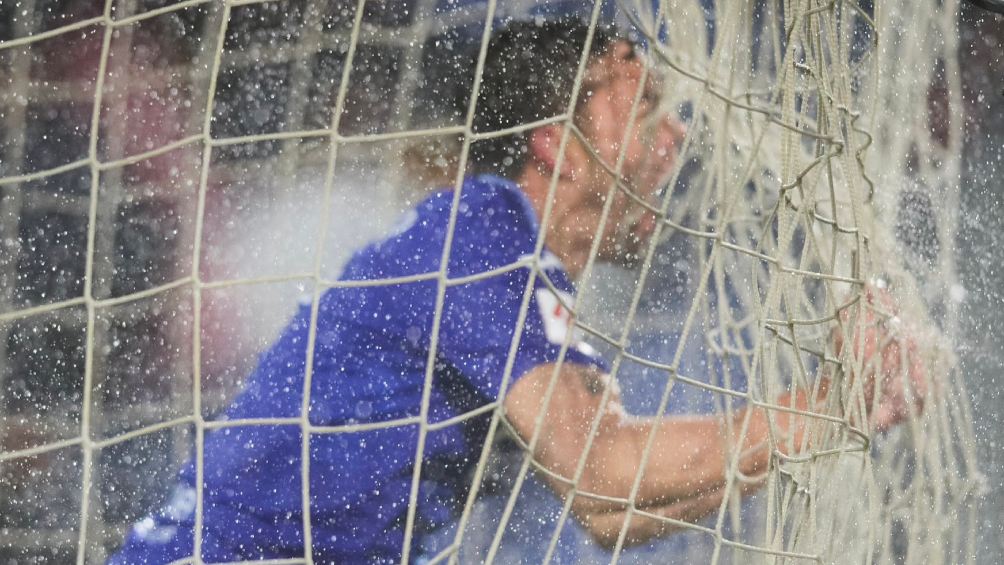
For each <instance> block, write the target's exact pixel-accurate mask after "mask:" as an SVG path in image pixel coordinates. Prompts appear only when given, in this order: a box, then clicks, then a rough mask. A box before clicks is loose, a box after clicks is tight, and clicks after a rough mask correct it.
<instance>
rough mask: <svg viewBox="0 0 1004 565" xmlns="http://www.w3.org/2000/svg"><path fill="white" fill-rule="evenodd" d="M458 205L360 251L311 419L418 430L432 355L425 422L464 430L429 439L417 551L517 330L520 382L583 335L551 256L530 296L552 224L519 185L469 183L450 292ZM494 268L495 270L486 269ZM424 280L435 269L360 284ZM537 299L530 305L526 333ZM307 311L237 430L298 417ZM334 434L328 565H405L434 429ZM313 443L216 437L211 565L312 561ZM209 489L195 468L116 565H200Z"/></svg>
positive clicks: (327, 441) (334, 306)
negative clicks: (540, 239)
mask: <svg viewBox="0 0 1004 565" xmlns="http://www.w3.org/2000/svg"><path fill="white" fill-rule="evenodd" d="M452 201H453V193H452V191H444V192H439V193H436V194H434V195H432V196H430V197H429V198H428V199H426V200H425V201H424V202H422V203H421V204H419V205H418V206H417V207H416V208H415V209H413V210H412V211H411V212H409V213H408V214H407V215H406V217H405V218H404V219H403V221H402V222H401V224H400V225H399V226H398V228H397V229H396V231H395V232H394V233H393V234H391V235H390V236H389V237H387V238H386V239H383V240H382V241H379V242H377V243H374V244H372V245H370V246H368V247H366V248H364V249H362V250H360V251H359V252H357V253H356V254H355V255H354V256H353V257H352V259H351V260H350V261H349V263H348V265H347V266H346V268H345V270H344V273H343V275H342V277H341V279H340V280H341V281H343V283H345V284H344V285H340V286H336V287H335V288H332V289H330V290H328V291H327V292H325V293H324V294H323V295H322V298H321V301H320V304H319V312H318V317H317V327H316V343H315V349H314V355H313V360H312V361H313V368H312V376H311V383H310V398H309V403H308V405H309V421H310V423H311V424H312V425H314V426H324V427H338V426H349V425H355V424H374V423H379V422H390V421H394V420H402V421H405V422H412V421H413V420H409V419H418V418H419V417H421V416H423V411H422V410H423V408H422V404H423V403H422V398H423V391H424V386H425V381H426V367H427V365H428V363H429V361H430V359H431V362H432V364H433V370H432V379H431V388H430V394H429V402H428V405H427V413H426V414H424V416H425V418H426V420H427V421H428V422H430V423H432V424H435V423H440V422H445V421H447V420H451V419H456V420H455V422H453V423H451V425H447V426H445V427H437V428H435V429H433V430H430V431H429V432H428V435H427V437H426V439H425V444H424V452H423V457H422V459H423V463H422V469H421V480H420V481H419V483H418V484H419V488H418V496H417V514H416V521H415V528H414V537H413V540H414V542H413V543H414V544H415V547H414V550H415V551H416V552H419V551H421V548H420V547H419V544H420V543H421V540H422V539H423V538H424V537H425V536H426V535H427V534H430V533H431V532H434V531H436V530H437V529H439V528H441V527H442V526H443V525H445V524H447V523H449V522H451V521H452V520H453V519H454V517H455V515H456V511H457V509H458V508H459V507H460V506H462V504H463V503H464V501H465V497H466V493H467V488H468V486H469V482H470V471H471V470H472V468H473V466H474V465H475V464H476V463H477V461H478V458H479V456H480V454H481V450H482V447H483V446H484V443H485V441H486V434H487V428H488V425H487V424H488V421H489V418H490V413H487V412H486V413H483V414H480V415H478V416H474V417H469V418H463V417H462V416H464V415H467V414H469V413H470V412H471V411H473V410H476V409H478V408H479V407H483V406H486V405H488V404H491V403H492V402H495V401H496V400H498V396H499V391H500V386H501V384H502V381H503V376H504V374H505V372H506V366H507V361H508V359H509V357H510V355H511V348H512V347H513V344H514V337H515V336H518V338H519V339H518V345H517V347H516V349H515V352H514V353H513V363H512V369H511V376H510V384H511V383H512V382H515V381H516V380H518V379H519V378H520V377H521V376H522V375H524V374H525V373H526V372H527V371H529V370H530V369H532V368H533V367H535V366H538V365H541V364H544V363H549V362H555V361H557V360H558V359H559V357H560V355H561V345H562V343H563V342H564V340H565V337H566V335H565V334H566V332H567V331H568V326H567V322H568V310H567V308H566V305H567V301H569V300H571V299H572V296H573V294H574V288H573V286H572V283H571V281H570V280H569V278H568V276H567V274H566V273H565V272H564V270H563V268H562V267H561V264H560V262H559V261H558V260H557V258H556V257H555V256H554V255H553V254H551V253H550V252H548V251H547V250H546V248H545V249H544V251H543V253H542V254H541V256H540V258H539V262H538V264H539V265H540V272H539V274H538V276H537V277H536V278H535V282H534V283H533V285H532V286H531V287H528V284H529V281H530V277H531V268H530V267H529V263H530V261H531V259H532V257H533V253H534V250H535V248H536V243H537V235H538V229H539V225H538V221H537V218H536V215H535V213H534V210H533V209H532V207H531V206H530V203H529V201H528V200H527V199H526V198H525V197H524V195H523V194H522V192H521V191H520V189H519V188H518V187H517V186H516V185H514V184H512V183H511V182H509V181H506V180H503V179H500V178H496V177H488V176H482V177H475V178H471V179H468V180H467V181H466V182H465V184H464V186H463V190H462V194H461V198H460V202H459V206H458V209H457V211H456V225H455V229H454V230H453V237H452V241H451V244H450V245H451V246H450V250H449V254H448V257H449V259H448V263H447V268H446V269H445V272H446V275H447V279H449V280H450V281H451V282H450V283H449V284H446V285H445V286H443V288H442V289H441V283H442V282H443V281H442V280H441V277H438V276H436V275H437V273H439V272H440V270H441V265H442V263H441V261H442V257H443V252H444V245H445V244H446V241H447V239H448V238H447V235H448V228H449V219H450V215H451V207H452ZM521 262H522V266H518V267H515V268H509V269H506V268H505V267H507V266H513V265H516V264H519V263H521ZM485 273H489V276H487V277H483V278H481V277H478V276H477V275H479V274H485ZM415 275H429V276H428V277H424V278H423V277H421V276H420V277H417V279H416V280H412V281H410V282H395V283H392V284H357V283H359V282H361V281H369V282H370V283H372V282H374V281H378V280H381V279H397V278H400V277H413V276H415ZM465 277H469V278H465ZM545 279H546V280H545ZM444 280H445V279H444ZM441 290H444V293H443V297H442V303H441V308H440V312H439V313H438V316H439V324H438V328H437V327H436V326H437V324H436V323H435V322H436V318H437V304H438V303H439V302H438V300H439V294H440V291H441ZM527 294H529V297H528V298H529V303H528V310H527V313H526V316H525V320H524V321H523V324H522V327H518V326H519V323H520V320H519V318H520V310H521V306H522V304H523V302H524V296H526V295H527ZM310 310H311V309H310V305H309V304H307V305H303V306H301V307H300V309H299V312H298V313H297V314H296V316H295V317H294V318H293V320H292V321H291V322H290V324H289V325H288V326H287V327H286V329H285V330H284V331H283V332H282V334H281V336H280V337H279V339H278V341H277V342H276V343H275V344H274V345H273V346H272V348H271V349H270V350H269V351H267V352H266V353H265V354H264V355H262V357H261V359H260V361H259V363H258V366H257V368H256V369H255V370H254V372H253V374H252V375H251V376H250V378H249V380H248V383H247V386H246V388H245V389H244V390H243V392H242V393H241V394H240V395H239V396H238V397H237V398H236V399H235V401H234V402H233V404H232V405H231V406H230V407H229V409H228V410H227V411H226V413H225V415H224V416H223V418H224V419H228V420H242V419H249V418H296V417H298V416H299V415H300V414H301V407H302V405H303V390H304V388H305V373H306V357H307V343H308V338H309V330H310V318H311V314H310ZM437 330H438V335H437ZM434 336H435V337H434ZM434 342H435V343H436V346H435V347H433V345H432V344H433V343H434ZM572 343H573V346H572V347H570V348H568V350H567V352H566V354H565V359H566V362H571V363H578V364H585V365H596V366H599V367H600V368H604V367H603V365H602V362H601V361H600V360H599V359H598V358H597V356H596V355H595V353H594V352H593V351H592V350H591V349H590V348H589V347H588V346H586V345H585V344H583V343H581V342H578V341H577V340H575V339H573V340H572ZM433 349H434V353H433V355H432V357H430V351H431V350H433ZM332 431H334V430H325V429H320V430H317V431H316V432H315V433H313V434H311V436H310V438H309V453H310V461H309V491H310V523H311V533H312V540H313V552H314V557H315V559H317V560H318V561H319V562H338V563H382V562H397V561H399V560H400V558H401V553H402V547H403V543H404V537H405V532H404V528H405V520H406V516H407V512H408V507H409V495H410V492H411V488H412V476H413V469H414V465H415V463H416V455H417V449H418V442H419V436H420V427H419V426H418V425H417V424H415V423H406V424H403V425H393V426H388V427H383V428H378V429H370V430H368V431H351V432H346V431H338V432H337V433H329V432H332ZM302 450H303V437H302V435H301V428H300V426H299V425H296V424H290V425H240V426H237V427H230V428H224V429H219V430H215V431H212V432H208V433H207V434H206V436H205V449H204V499H203V500H204V503H203V510H204V512H203V524H204V529H203V558H204V559H206V560H227V561H230V560H240V559H252V558H281V557H296V556H301V555H302V553H303V544H304V541H303V540H304V533H303V521H304V516H303V499H302V495H301V492H302V483H301V476H302V470H301V469H302V461H301V459H302V457H301V453H302ZM195 480H196V472H195V466H194V464H193V463H189V464H187V465H186V466H185V467H184V468H183V469H182V471H181V480H180V482H179V485H178V487H177V488H176V490H175V494H174V496H173V497H172V498H171V500H170V501H169V503H168V504H167V505H166V506H165V507H164V508H162V509H161V510H160V511H159V512H158V513H156V514H155V515H153V516H151V517H149V518H147V519H146V520H144V521H142V522H141V523H139V524H138V525H137V526H135V527H134V528H133V530H132V532H131V533H130V535H129V537H128V539H127V541H126V545H125V546H124V548H123V550H122V552H121V553H120V554H118V555H117V556H115V557H113V558H112V562H113V563H166V562H170V561H172V560H174V559H178V558H181V557H185V556H190V555H191V553H192V543H193V542H192V537H193V536H192V530H193V524H194V506H195V504H194V500H195V498H194V485H195Z"/></svg>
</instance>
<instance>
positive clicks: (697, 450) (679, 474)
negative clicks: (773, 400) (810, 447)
mask: <svg viewBox="0 0 1004 565" xmlns="http://www.w3.org/2000/svg"><path fill="white" fill-rule="evenodd" d="M554 369H555V367H554V365H553V364H547V365H540V366H538V367H536V368H534V369H532V370H530V371H529V372H528V373H527V374H526V375H524V376H523V377H522V378H521V379H519V380H518V381H517V382H516V383H515V384H514V385H513V387H512V388H511V389H510V391H509V392H508V394H507V395H506V399H505V410H506V417H507V418H508V420H509V422H510V423H511V424H512V426H513V427H514V429H515V430H516V432H517V433H518V434H519V435H520V436H521V437H522V438H523V440H524V441H527V442H529V441H531V438H532V436H533V433H534V428H535V424H536V422H537V419H538V415H541V413H542V412H543V414H542V417H543V420H542V422H541V428H540V437H539V438H538V440H537V442H536V444H535V445H534V449H533V456H534V458H535V460H536V461H537V462H538V463H539V464H540V465H541V466H543V467H544V468H545V469H547V470H548V471H549V472H550V473H553V474H554V475H557V477H555V476H551V475H550V474H549V473H545V474H544V475H545V477H546V480H547V481H548V483H549V484H550V486H551V487H552V488H553V489H554V490H555V491H556V492H557V493H558V494H560V495H562V496H564V495H566V494H567V493H568V492H569V490H570V487H571V484H572V479H573V477H574V476H575V472H576V468H577V466H578V463H579V460H580V457H581V456H582V454H583V450H584V448H585V446H586V442H587V440H588V437H589V433H590V427H591V425H592V422H593V419H594V417H596V416H597V414H599V418H600V420H599V425H598V428H597V431H596V435H595V438H594V439H593V442H592V447H591V448H590V450H589V455H588V458H587V460H586V465H585V467H584V469H583V473H582V476H581V477H580V478H579V480H578V482H577V491H578V493H580V494H578V495H577V496H575V500H574V501H573V506H572V508H573V510H574V511H575V512H576V513H577V514H578V515H584V516H592V515H595V514H599V513H604V512H617V511H619V510H621V509H623V508H624V506H623V503H619V502H616V501H612V500H603V499H600V498H595V497H590V496H588V494H587V495H585V496H584V495H582V494H581V493H592V494H596V495H600V496H603V497H614V498H619V499H627V498H629V496H630V494H631V490H632V487H633V485H634V481H635V477H636V475H637V473H638V469H639V467H640V466H641V462H642V454H643V452H644V448H645V445H646V442H647V441H648V437H649V434H650V433H652V432H653V430H654V433H655V439H654V442H653V445H652V448H651V453H650V454H649V459H648V462H647V465H646V468H645V474H644V477H643V480H642V482H641V484H640V485H639V489H638V492H637V495H636V497H635V504H636V505H637V506H638V507H660V506H668V505H674V504H676V503H678V502H681V501H687V500H689V499H695V498H697V497H701V496H702V495H704V494H707V493H712V492H714V491H716V490H717V489H719V488H721V487H722V486H723V485H724V484H725V480H726V470H727V469H726V466H727V464H728V461H727V453H728V452H729V451H730V450H739V452H740V453H742V456H741V458H740V461H739V471H740V472H741V473H743V474H746V475H755V474H758V473H759V472H760V471H761V470H763V469H764V468H765V467H766V465H767V463H768V458H769V453H768V451H767V450H766V449H763V448H761V449H751V448H753V447H755V446H759V445H760V444H762V443H763V442H764V441H765V440H766V437H767V422H766V415H765V414H764V413H763V410H762V409H753V413H752V414H750V418H751V420H750V422H749V429H748V433H747V434H746V437H745V438H744V440H743V442H742V445H728V442H729V441H731V440H729V439H728V438H727V435H726V434H725V426H724V424H725V422H724V421H723V419H722V418H723V417H722V416H680V417H650V418H637V417H632V416H630V415H628V414H626V413H625V412H624V410H623V408H622V406H621V404H620V402H619V399H618V398H617V397H616V394H613V393H611V394H610V395H609V398H608V402H607V404H606V406H605V408H604V409H603V410H602V412H600V409H601V406H600V404H601V400H602V397H603V389H604V387H605V383H606V377H605V376H603V375H601V374H600V373H599V371H597V370H596V369H593V368H588V367H584V366H581V365H575V364H571V363H565V364H564V365H562V366H561V368H560V369H559V373H558V376H557V382H556V383H555V389H554V391H553V393H552V394H551V398H550V402H549V403H548V405H547V406H546V408H545V406H544V402H543V400H544V397H545V395H546V391H547V388H548V385H549V383H550V381H551V379H552V375H553V374H554ZM778 402H779V403H782V404H785V405H788V403H790V402H791V400H790V397H787V398H785V397H782V398H781V399H779V400H778ZM795 406H796V407H797V408H800V409H805V407H806V406H807V401H806V399H805V397H804V395H799V398H798V400H797V401H796V405H795ZM745 415H746V411H745V410H741V411H738V412H737V413H736V414H735V415H734V416H733V417H734V418H735V422H734V424H735V426H736V429H738V426H739V425H740V424H741V423H742V420H743V418H744V417H745ZM788 417H789V416H788V415H787V414H786V413H783V412H778V413H775V422H776V423H777V424H778V425H779V426H780V427H781V429H786V427H787V425H788ZM800 419H802V420H805V419H806V418H800ZM797 434H798V432H797V431H796V435H797ZM709 503H710V501H709ZM695 504H696V505H697V506H696V507H700V508H703V506H701V504H700V503H699V502H696V501H695ZM594 519H596V518H594Z"/></svg>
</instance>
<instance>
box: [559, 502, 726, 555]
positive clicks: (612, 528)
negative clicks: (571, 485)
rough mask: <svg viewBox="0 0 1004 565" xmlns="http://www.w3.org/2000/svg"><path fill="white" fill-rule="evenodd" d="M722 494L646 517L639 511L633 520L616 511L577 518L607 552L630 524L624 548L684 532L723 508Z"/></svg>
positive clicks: (663, 508)
mask: <svg viewBox="0 0 1004 565" xmlns="http://www.w3.org/2000/svg"><path fill="white" fill-rule="evenodd" d="M723 495H724V489H718V490H714V491H710V492H706V493H704V494H702V495H699V496H697V497H694V498H690V499H687V500H684V501H680V502H676V503H673V504H668V505H664V506H658V507H652V508H647V509H645V510H644V511H643V512H644V513H645V514H639V513H637V512H636V513H632V514H631V515H630V517H629V515H628V513H627V512H626V511H616V512H596V513H590V514H583V515H580V516H578V518H579V520H580V521H581V522H582V524H583V525H584V526H585V527H586V529H587V530H588V531H589V534H590V535H591V536H592V538H593V539H594V540H595V541H596V543H598V544H599V545H600V546H602V547H604V548H607V549H613V548H614V547H616V545H617V540H618V538H619V537H620V535H621V530H622V529H623V527H624V524H625V522H627V531H626V532H625V536H624V542H623V545H624V546H625V547H628V546H632V545H637V544H641V543H645V542H647V541H649V540H651V539H653V538H656V537H659V536H664V535H668V534H671V533H673V532H676V531H679V530H682V529H684V528H686V524H692V523H695V522H697V521H698V520H700V519H702V518H704V517H705V516H708V515H709V514H712V513H714V512H715V511H716V510H718V508H719V507H720V506H721V503H722V497H723ZM652 516H658V517H659V518H668V519H670V520H674V521H675V522H674V521H668V520H662V519H658V518H654V517H652ZM681 522H685V523H686V524H682V523H681Z"/></svg>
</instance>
